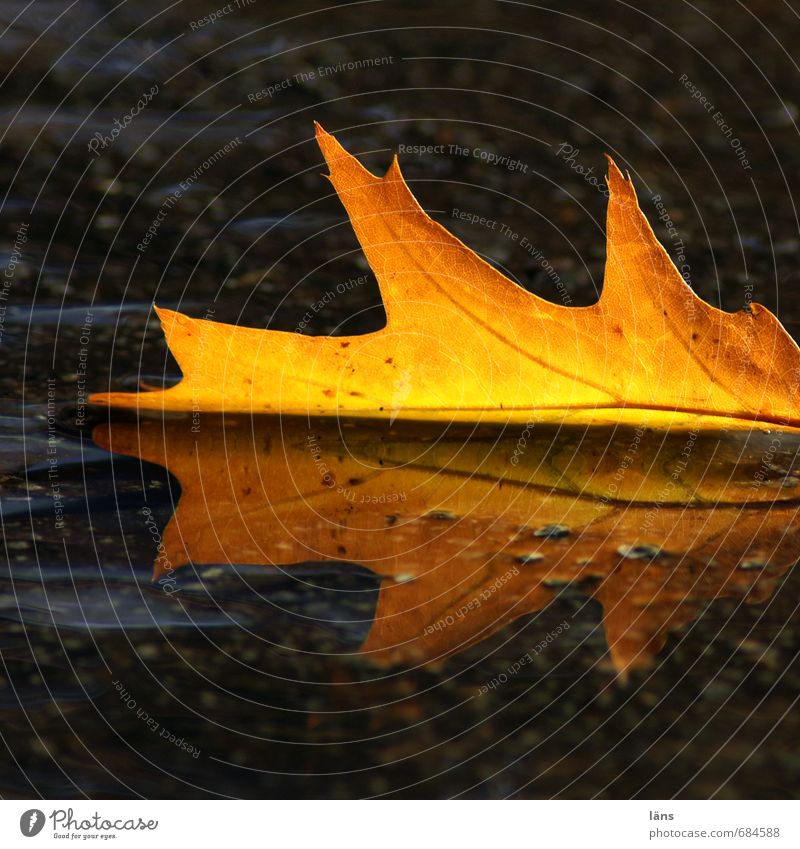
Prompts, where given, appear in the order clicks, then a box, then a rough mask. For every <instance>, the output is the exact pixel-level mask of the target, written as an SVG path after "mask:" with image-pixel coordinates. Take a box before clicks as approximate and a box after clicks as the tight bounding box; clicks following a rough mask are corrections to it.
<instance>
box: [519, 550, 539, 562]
mask: <svg viewBox="0 0 800 849" xmlns="http://www.w3.org/2000/svg"><path fill="white" fill-rule="evenodd" d="M516 560H517V563H522V564H523V565H526V564H528V563H538V562H539V561H540V560H544V554H539V552H538V551H532V552H531V553H530V554H520V555H519V557H517V558H516Z"/></svg>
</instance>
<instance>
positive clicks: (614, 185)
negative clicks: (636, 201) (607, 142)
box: [605, 153, 633, 194]
mask: <svg viewBox="0 0 800 849" xmlns="http://www.w3.org/2000/svg"><path fill="white" fill-rule="evenodd" d="M605 157H606V161H607V162H608V175H607V176H606V183H607V185H608V188H609V190H610V191H611V192H612V193H613V192H622V193H623V194H630V193H631V192H632V191H633V183H632V182H631V179H630V177H626V176H625V175H624V174H623V173H622V171H620V170H619V167H618V166H617V163H616V162H614V160H613V159H612V158H611V155H610V154H608V153H607V154H605Z"/></svg>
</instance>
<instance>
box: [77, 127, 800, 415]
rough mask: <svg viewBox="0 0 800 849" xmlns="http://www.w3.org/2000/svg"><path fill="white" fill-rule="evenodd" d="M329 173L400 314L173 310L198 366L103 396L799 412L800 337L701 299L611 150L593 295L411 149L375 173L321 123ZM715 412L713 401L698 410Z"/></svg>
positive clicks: (498, 409) (233, 404) (212, 403)
mask: <svg viewBox="0 0 800 849" xmlns="http://www.w3.org/2000/svg"><path fill="white" fill-rule="evenodd" d="M317 137H318V141H319V144H320V147H321V148H322V152H323V154H324V156H325V159H326V161H327V163H328V167H329V169H330V179H331V181H332V183H333V185H334V188H335V189H336V191H337V193H338V195H339V197H340V199H341V201H342V203H343V204H344V206H345V208H346V210H347V213H348V215H349V216H350V221H351V223H352V225H353V228H354V230H355V232H356V235H357V236H358V239H359V241H360V243H361V246H362V248H363V250H364V253H365V254H366V257H367V259H368V261H369V264H370V266H371V267H372V269H373V271H374V272H375V276H376V277H377V280H378V283H379V285H380V289H381V295H382V297H383V302H384V305H385V307H386V315H387V324H386V327H385V328H384V329H382V330H380V331H378V332H375V333H369V334H365V335H360V336H348V337H335V338H334V337H324V336H323V337H310V336H302V335H299V334H295V333H284V332H279V331H272V330H259V329H250V328H245V327H235V326H231V325H226V324H220V323H215V322H210V321H204V320H199V319H193V318H189V317H188V316H185V315H182V314H180V313H177V312H172V311H169V310H165V309H160V310H158V315H159V317H160V319H161V322H162V326H163V328H164V332H165V334H166V337H167V342H168V344H169V347H170V350H171V351H172V353H173V354H174V355H175V358H176V359H177V361H178V364H179V365H180V367H181V369H182V371H183V380H182V381H181V382H180V383H179V384H178V385H177V386H175V387H172V388H170V389H167V390H165V391H156V392H142V393H139V394H126V393H110V394H97V395H93V396H92V397H91V401H92V402H93V403H96V404H109V405H114V406H120V407H138V408H140V409H158V410H161V409H163V410H191V409H193V410H201V411H204V412H223V411H224V412H228V413H232V412H237V413H240V412H241V413H290V414H308V413H311V414H318V415H347V416H360V417H372V418H376V417H378V418H380V417H385V418H387V419H392V420H394V419H396V418H407V419H415V420H462V421H464V420H467V421H495V422H498V421H507V420H516V421H526V420H527V419H529V418H532V419H535V420H536V421H559V420H562V419H568V420H569V421H572V422H604V421H605V422H617V421H628V422H641V421H645V420H646V421H648V422H650V423H652V424H656V425H658V426H663V427H669V426H674V425H675V424H676V423H677V424H686V423H687V422H688V423H693V425H697V426H702V427H706V426H714V425H720V424H725V425H726V426H727V427H729V428H733V427H736V428H750V427H753V425H754V423H759V424H758V426H759V427H762V428H766V427H768V426H770V425H774V424H778V425H781V426H783V427H797V426H800V407H799V406H798V398H797V396H798V392H797V390H798V386H799V385H800V351H799V350H798V348H797V346H796V345H795V343H794V342H793V341H792V339H791V338H790V337H789V336H788V334H787V333H786V332H785V330H784V329H783V328H782V326H781V325H780V323H779V322H778V320H777V319H776V318H775V317H774V316H773V315H772V314H771V313H770V312H769V311H768V310H766V309H765V308H763V307H761V306H758V305H756V304H753V305H752V306H750V307H749V308H748V309H746V310H742V311H740V312H737V313H734V314H729V313H725V312H722V311H720V310H717V309H716V308H714V307H712V306H710V305H709V304H706V303H705V302H703V301H702V300H700V299H699V298H698V297H697V296H696V295H695V294H694V293H693V292H692V290H691V288H690V287H689V286H688V285H687V284H686V283H685V282H684V280H683V279H682V277H681V275H680V273H679V272H678V270H677V269H676V268H675V266H674V265H673V263H672V261H671V260H670V258H669V256H668V255H667V253H666V251H665V250H664V248H663V247H662V246H661V245H660V244H659V242H658V240H657V239H656V237H655V235H654V233H653V231H652V229H651V228H650V225H649V224H648V222H647V219H646V218H645V216H644V215H643V213H642V211H641V210H640V208H639V205H638V203H637V200H636V194H635V192H634V189H633V186H632V184H631V182H630V180H629V179H626V178H625V177H624V176H623V175H622V174H621V173H620V171H619V169H618V168H617V167H616V165H614V163H613V162H612V161H611V160H609V174H608V185H609V189H610V199H609V206H608V228H607V264H606V274H605V281H604V285H603V292H602V296H601V298H600V300H599V302H598V303H596V304H594V305H593V306H590V307H580V308H578V307H569V306H563V305H560V304H553V303H550V302H548V301H546V300H543V299H542V298H539V297H537V296H535V295H533V294H530V293H529V292H527V291H526V290H524V289H522V288H521V287H520V286H517V285H516V284H515V283H514V282H512V281H511V280H509V279H508V278H506V277H505V276H504V275H502V274H501V273H500V272H499V271H497V270H496V269H495V268H493V267H492V266H491V265H489V264H488V263H487V262H485V261H484V260H482V259H481V258H480V257H478V256H477V255H476V254H475V253H474V252H473V251H471V250H470V249H469V248H468V247H466V246H465V245H464V244H463V243H462V242H460V241H459V240H458V239H457V238H455V237H454V236H453V235H452V234H450V233H449V232H448V231H447V230H445V228H444V227H442V226H441V225H440V224H437V223H436V222H434V221H433V220H431V218H430V217H429V216H428V215H426V214H425V212H424V211H423V210H422V209H421V208H420V206H419V204H418V203H417V201H416V199H415V198H414V196H413V195H412V194H411V191H410V190H409V188H408V186H407V185H406V183H405V181H404V179H403V177H402V175H401V173H400V168H399V166H398V163H397V159H396V158H395V160H394V161H393V162H392V164H391V166H390V168H389V170H388V171H387V173H386V174H385V176H383V177H375V176H374V175H372V174H371V173H370V172H369V171H367V170H366V169H365V168H364V167H363V166H362V165H361V164H360V163H359V162H358V161H357V160H356V159H355V158H354V157H352V156H350V155H349V154H348V153H347V152H345V151H344V149H343V148H342V147H341V146H340V145H339V143H338V142H337V141H336V140H335V139H334V138H333V137H332V136H330V135H328V134H327V133H326V132H325V131H324V130H322V128H321V127H318V128H317ZM698 417H700V418H698Z"/></svg>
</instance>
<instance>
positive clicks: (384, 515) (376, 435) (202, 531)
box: [94, 415, 800, 672]
mask: <svg viewBox="0 0 800 849" xmlns="http://www.w3.org/2000/svg"><path fill="white" fill-rule="evenodd" d="M701 425H702V422H701V421H698V427H697V428H695V429H687V428H683V429H680V430H672V431H667V432H664V431H656V430H650V429H648V428H647V427H644V426H642V427H638V428H637V427H627V426H626V427H619V426H618V427H614V428H611V427H609V428H602V427H596V426H595V427H591V428H587V427H573V428H565V427H555V426H547V425H544V426H540V425H536V426H535V427H532V428H529V429H525V430H523V431H520V430H519V429H518V428H514V429H513V430H511V429H506V430H505V431H503V430H497V429H493V428H488V427H487V428H482V427H470V428H466V429H465V428H464V427H463V426H457V427H453V426H451V427H449V428H441V427H436V428H433V429H432V428H431V426H430V425H425V426H421V425H415V424H408V423H406V424H395V425H394V426H390V425H388V424H386V423H369V422H364V421H358V422H355V421H348V420H338V421H330V420H322V421H319V420H314V421H308V420H305V419H291V418H284V419H279V418H261V417H256V418H247V417H224V418H223V417H216V416H207V415H204V416H203V417H202V419H201V420H200V421H199V422H198V420H197V418H196V417H195V419H194V420H192V419H191V418H183V417H180V418H174V419H166V420H164V421H160V420H155V419H146V418H145V419H141V420H140V421H139V422H137V423H119V424H112V425H110V426H99V427H98V428H96V429H95V432H94V438H95V441H96V442H97V443H98V444H99V445H101V446H103V447H105V448H108V449H110V450H113V451H115V452H118V453H122V454H129V455H133V456H138V457H141V458H142V459H144V460H147V461H150V462H153V463H158V464H160V465H163V466H166V467H167V468H168V469H169V471H170V472H171V473H172V474H173V475H174V476H175V477H177V479H178V481H179V482H180V485H181V488H182V494H181V497H180V501H179V503H178V506H177V509H176V511H175V513H174V515H173V517H172V518H171V520H170V522H169V524H168V525H167V527H166V529H165V530H164V534H163V539H164V549H163V550H162V552H161V555H160V556H159V557H158V558H157V561H156V568H155V578H156V579H158V578H163V577H164V575H165V574H166V573H167V572H170V573H171V572H172V571H173V570H175V569H178V568H179V567H180V566H183V565H185V564H187V563H194V564H210V563H215V564H219V563H233V564H271V565H285V566H290V565H291V564H297V563H302V562H307V561H312V560H334V561H342V562H343V565H342V569H346V568H348V567H347V566H346V565H344V563H357V564H361V565H363V566H366V567H368V568H369V569H371V570H372V571H373V572H375V573H376V574H377V575H379V576H381V578H382V583H381V589H380V594H379V599H378V604H377V610H376V613H375V618H374V622H373V623H372V626H371V630H370V633H369V635H368V637H367V639H366V640H365V642H364V644H363V646H362V647H361V651H362V652H363V653H364V655H366V656H367V657H369V658H370V659H371V660H372V661H375V662H379V663H385V664H417V663H430V662H433V661H436V660H439V659H441V658H443V657H445V656H447V655H450V654H454V653H457V652H460V651H462V650H464V649H466V648H467V647H469V646H470V645H473V644H474V643H476V642H478V641H480V640H483V639H485V638H486V637H488V636H489V635H491V634H493V633H494V632H496V631H497V630H499V629H500V628H502V627H503V626H504V625H506V624H507V623H509V622H511V621H512V620H514V619H516V618H518V617H521V616H524V615H526V614H530V613H533V612H537V611H540V610H542V609H544V608H545V607H546V606H547V605H548V604H549V603H550V602H551V601H552V600H553V599H554V597H555V596H556V595H557V593H558V592H559V590H560V589H562V588H563V587H564V586H567V585H574V586H575V587H576V588H577V589H578V590H579V591H580V592H582V593H584V594H585V595H586V596H587V597H591V598H593V599H595V600H597V601H598V602H600V604H601V605H602V608H603V623H604V627H605V632H606V637H607V641H608V647H609V652H610V657H611V660H612V662H613V664H614V667H615V668H616V670H617V671H618V672H624V671H626V670H628V669H631V668H635V667H642V666H646V665H647V664H649V663H651V662H652V660H653V658H654V657H655V655H656V654H657V653H658V651H659V650H660V649H661V648H662V647H663V645H664V643H665V640H666V637H667V634H668V633H669V631H670V630H672V629H675V628H678V627H680V626H681V625H684V624H686V623H688V622H690V621H691V620H693V619H695V618H696V617H698V616H699V615H700V614H701V613H702V612H703V610H704V609H705V607H706V606H707V605H708V603H709V602H710V601H711V600H712V599H715V598H720V597H727V598H733V599H740V600H742V601H746V602H763V601H765V600H766V599H768V598H769V596H770V595H771V593H772V592H773V591H774V589H775V588H776V585H777V582H778V580H779V579H780V577H781V576H782V575H783V574H784V573H785V572H786V571H787V569H788V568H789V567H790V566H791V565H792V564H793V563H794V562H795V561H796V560H797V559H798V552H800V532H799V530H798V526H797V523H796V518H797V511H798V505H800V500H799V499H800V461H799V460H798V456H797V454H798V448H800V437H799V436H798V434H797V433H794V432H787V433H782V432H772V433H764V432H753V433H750V434H748V433H738V432H737V433H726V432H724V431H720V430H709V429H707V428H704V427H702V426H701Z"/></svg>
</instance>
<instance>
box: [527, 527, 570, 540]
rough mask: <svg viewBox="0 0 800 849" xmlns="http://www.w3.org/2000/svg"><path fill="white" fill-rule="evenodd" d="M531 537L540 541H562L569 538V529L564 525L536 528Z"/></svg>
mask: <svg viewBox="0 0 800 849" xmlns="http://www.w3.org/2000/svg"><path fill="white" fill-rule="evenodd" d="M533 535H534V536H535V537H540V538H542V539H563V538H564V537H568V536H569V528H568V527H567V526H566V525H545V526H544V527H543V528H537V530H535V531H534V532H533Z"/></svg>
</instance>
